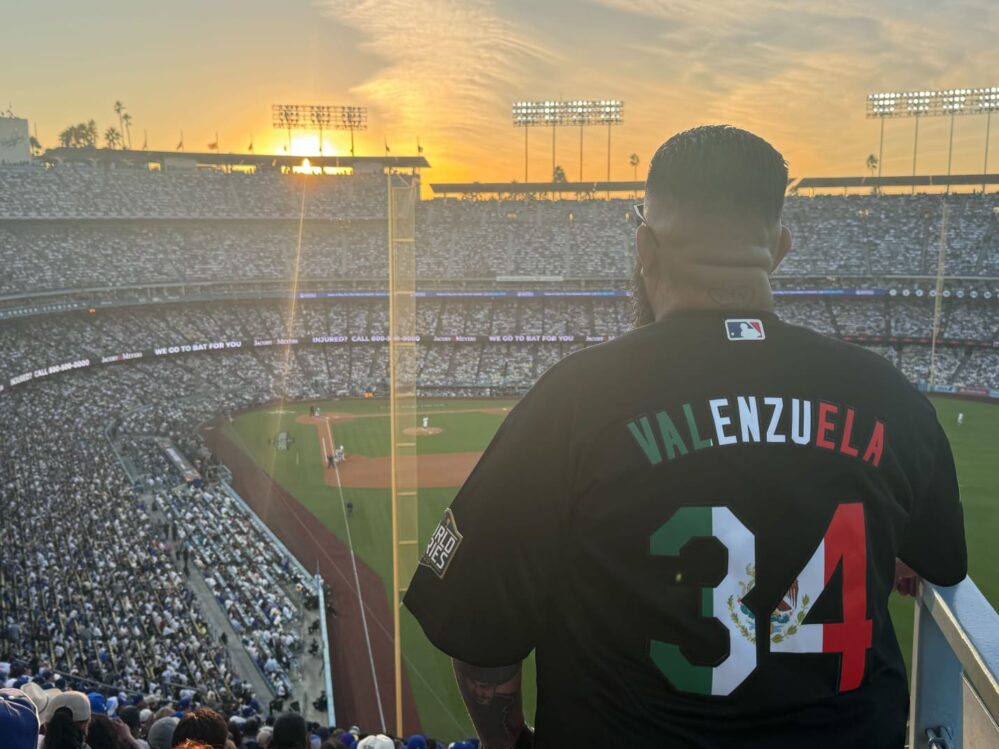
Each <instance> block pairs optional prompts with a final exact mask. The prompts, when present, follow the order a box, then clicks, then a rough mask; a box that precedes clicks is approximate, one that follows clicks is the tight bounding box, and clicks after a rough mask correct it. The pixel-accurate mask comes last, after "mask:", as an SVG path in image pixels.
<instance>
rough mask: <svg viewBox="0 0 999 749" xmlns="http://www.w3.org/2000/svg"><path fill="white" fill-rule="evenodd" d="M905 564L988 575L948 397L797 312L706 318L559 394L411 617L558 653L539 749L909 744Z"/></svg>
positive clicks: (499, 653)
mask: <svg viewBox="0 0 999 749" xmlns="http://www.w3.org/2000/svg"><path fill="white" fill-rule="evenodd" d="M896 557H899V558H901V559H902V560H903V561H905V562H906V563H907V564H909V565H910V566H911V567H912V568H913V569H914V570H915V571H916V572H918V573H919V574H920V575H922V576H923V577H924V578H926V579H927V580H930V581H932V582H934V583H938V584H941V585H952V584H955V583H957V582H958V581H960V580H961V579H962V578H963V577H964V576H965V574H966V568H967V553H966V549H965V540H964V529H963V517H962V510H961V504H960V500H959V496H958V487H957V480H956V476H955V471H954V463H953V458H952V456H951V451H950V446H949V444H948V442H947V438H946V437H945V436H944V433H943V430H942V429H941V427H940V425H939V423H938V422H937V419H936V415H935V413H934V410H933V407H932V406H931V405H930V403H929V401H928V400H926V398H924V397H923V396H922V395H921V394H920V393H918V392H917V391H916V389H915V388H914V387H912V385H911V384H910V383H909V382H907V381H906V380H905V378H904V377H903V376H902V375H901V374H900V373H899V372H898V371H897V370H895V369H894V368H893V367H892V366H891V365H890V364H889V363H888V362H887V361H885V360H884V359H882V358H881V357H879V356H877V355H876V354H874V353H871V352H868V351H865V350H863V349H861V348H859V347H856V346H852V345H849V344H846V343H842V342H839V341H836V340H832V339H829V338H826V337H824V336H821V335H818V334H817V333H814V332H812V331H809V330H806V329H803V328H799V327H795V326H791V325H787V324H785V323H783V322H781V321H780V320H779V319H777V317H776V316H775V315H773V314H766V313H759V312H754V313H741V314H737V313H732V312H727V313H724V312H715V311H696V312H683V313H679V314H673V315H670V316H669V317H668V318H666V319H664V320H662V321H660V322H657V323H655V324H653V325H649V326H646V327H643V328H641V329H638V330H636V331H633V332H631V333H628V334H627V335H624V336H622V337H620V338H618V339H616V340H614V341H612V342H610V343H607V344H603V345H600V346H596V347H593V348H590V349H587V350H585V351H582V352H579V353H578V354H575V355H573V356H570V357H569V358H567V359H565V360H564V361H562V362H561V363H559V364H558V365H556V366H555V367H553V368H552V369H551V370H549V371H548V372H547V373H546V374H545V375H544V377H542V378H541V380H540V381H539V382H538V383H537V385H536V386H535V387H534V388H533V389H532V390H531V391H530V392H529V393H528V394H527V396H526V397H525V398H524V399H523V400H522V401H521V402H520V403H519V404H518V405H517V406H516V407H515V408H514V409H513V410H512V411H511V413H510V414H509V416H508V417H507V419H506V420H505V422H504V423H503V425H502V427H501V428H500V430H499V431H498V432H497V434H496V437H495V438H494V440H493V441H492V443H491V444H490V446H489V448H488V449H487V450H486V452H485V453H484V455H483V456H482V459H481V460H480V461H479V463H478V465H477V466H476V468H475V470H474V471H473V472H472V474H471V476H469V478H468V481H467V482H466V484H465V485H464V487H463V488H462V489H461V491H460V492H459V494H458V495H457V497H456V498H455V500H454V502H453V504H452V505H451V507H450V509H449V510H448V511H447V512H446V513H445V517H444V519H443V520H442V521H441V524H440V525H439V526H438V528H437V529H436V531H435V532H434V534H433V538H432V539H431V541H430V543H429V545H428V547H427V550H426V552H425V553H424V556H423V559H422V561H421V563H420V567H419V568H418V571H417V573H416V575H415V577H414V579H413V581H412V584H411V586H410V588H409V592H408V594H407V595H406V599H405V602H406V606H407V607H408V608H409V609H410V610H411V611H412V612H413V614H414V615H415V616H416V618H417V619H418V620H419V621H420V623H421V625H422V626H423V629H424V630H425V632H426V634H427V636H428V637H429V638H430V640H431V641H432V642H433V643H434V644H435V645H436V646H437V647H439V648H440V649H441V650H443V651H444V652H446V653H448V654H450V655H452V656H454V657H456V658H458V659H460V660H463V661H465V662H468V663H471V664H474V665H480V666H498V665H506V664H510V663H516V662H518V661H520V660H521V659H523V658H524V657H525V656H527V655H528V654H529V653H530V652H531V650H532V649H534V650H536V654H537V665H538V711H537V719H536V729H537V746H539V747H563V746H565V747H569V746H573V747H575V746H630V745H633V744H631V743H629V742H636V743H635V744H634V745H638V743H637V742H642V744H641V745H643V746H656V747H710V748H711V749H718V748H719V747H740V748H741V747H756V746H760V747H763V746H767V747H771V746H808V747H825V746H830V747H832V746H835V747H842V746H863V747H868V748H875V749H878V748H880V747H885V748H886V749H887V748H888V747H891V748H892V749H897V748H898V747H901V746H902V745H903V739H904V726H905V720H906V710H907V700H908V696H907V695H908V691H907V684H906V675H905V668H904V665H903V661H902V657H901V654H900V652H899V646H898V643H897V640H896V637H895V633H894V630H893V629H892V625H891V621H890V619H889V616H888V595H889V593H890V592H891V590H892V587H893V582H894V574H895V558H896Z"/></svg>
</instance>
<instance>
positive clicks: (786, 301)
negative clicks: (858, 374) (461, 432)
mask: <svg viewBox="0 0 999 749" xmlns="http://www.w3.org/2000/svg"><path fill="white" fill-rule="evenodd" d="M777 312H778V314H779V315H780V316H781V317H782V318H783V319H784V320H786V321H788V322H791V323H794V324H799V325H804V326H806V327H810V328H812V329H815V330H818V331H820V332H822V333H826V334H829V335H833V336H837V337H844V338H847V339H850V340H859V341H860V342H861V343H864V344H867V345H874V344H877V345H881V346H886V347H887V349H886V350H890V351H895V350H896V349H898V351H903V350H904V352H905V353H904V355H901V354H898V353H896V354H893V355H892V358H893V361H895V362H896V364H897V365H898V366H899V367H900V368H901V369H902V370H903V372H905V374H906V375H907V376H908V377H909V378H910V379H912V380H913V381H916V382H920V381H927V380H928V379H930V378H929V360H928V354H926V353H925V352H924V351H923V349H926V350H927V351H928V348H927V346H926V343H927V342H928V341H929V340H930V338H931V336H932V329H933V317H934V300H932V299H930V298H929V297H924V298H922V299H916V298H913V297H910V298H901V297H889V296H886V295H885V296H878V297H873V296H871V297H800V296H782V297H778V298H777ZM630 314H631V312H630V300H629V299H628V298H627V297H573V298H558V297H551V298H546V297H528V298H515V297H503V298H473V299H461V298H457V299H456V298H424V299H421V300H419V301H418V303H417V318H416V320H417V329H416V331H415V332H416V333H417V334H419V335H421V336H423V340H424V344H423V345H421V346H420V347H419V349H418V350H419V359H418V367H419V370H418V375H419V380H420V383H421V385H423V386H426V387H429V388H437V389H441V388H445V387H447V386H455V387H471V388H492V389H500V388H504V387H509V388H525V387H527V386H529V385H530V384H531V383H532V382H533V381H534V380H535V379H537V377H539V376H540V375H541V374H542V373H543V372H544V371H545V370H546V369H547V368H548V367H550V366H551V365H552V364H554V363H555V362H556V361H558V360H559V359H560V358H562V357H564V356H566V355H568V354H570V353H572V352H573V351H576V350H579V349H580V348H582V347H583V346H584V345H585V344H586V339H592V338H597V339H600V338H601V337H613V336H617V335H620V334H621V333H623V332H625V331H627V330H628V329H629V328H630V325H631V323H630ZM387 332H388V314H387V303H386V301H385V300H384V299H355V300H328V299H316V300H305V301H302V302H299V303H298V304H297V305H295V306H294V308H292V307H291V306H290V305H289V304H288V303H287V302H283V301H277V300H273V301H258V302H239V303H219V302H212V303H203V304H197V305H176V304H162V305H144V306H138V307H130V308H121V309H108V310H101V311H98V312H97V313H95V314H63V315H40V316H37V317H32V318H25V319H20V320H12V321H8V322H7V323H4V324H2V325H0V382H4V383H9V382H10V381H11V380H12V379H15V378H17V377H18V376H19V375H22V374H24V373H30V372H33V371H35V370H38V369H41V368H44V367H49V366H51V365H54V364H58V363H60V362H72V361H78V360H88V361H90V362H92V363H93V366H99V365H100V362H101V361H102V360H104V359H107V358H108V357H114V356H116V355H118V354H123V353H128V352H133V353H135V352H146V356H145V357H144V358H143V359H141V360H140V361H145V362H148V361H149V360H150V359H154V360H157V359H160V358H170V357H157V356H155V355H151V354H150V353H149V352H155V351H157V350H163V349H170V348H171V347H174V348H180V347H183V346H185V345H187V346H192V347H195V346H199V345H203V344H206V343H211V342H222V341H227V342H241V343H242V345H241V346H240V347H238V348H233V349H232V350H228V351H226V353H225V354H221V353H219V352H218V351H217V350H215V349H211V350H208V351H202V352H201V353H200V354H199V355H189V356H179V357H177V361H178V362H180V364H179V365H178V366H181V371H182V372H183V373H184V374H182V375H180V377H181V380H180V381H181V382H183V383H185V384H187V385H188V387H189V389H190V392H191V394H196V393H197V392H198V389H199V388H200V389H204V390H212V389H218V388H219V387H220V385H221V386H222V387H223V389H225V390H229V389H233V388H236V389H240V390H241V391H243V392H246V393H248V394H252V396H253V397H257V398H260V399H265V398H266V397H269V396H272V395H273V396H279V395H282V394H284V393H286V392H298V393H305V392H309V393H316V394H318V395H322V394H324V393H328V392H329V389H332V392H333V393H337V392H345V393H349V394H359V393H363V392H366V391H371V390H374V391H378V390H380V389H383V388H384V387H385V382H386V379H387V375H388V372H387V366H386V359H385V356H384V352H383V344H378V343H375V342H373V341H377V340H378V339H379V338H381V339H382V340H384V337H385V336H386V335H387ZM434 337H436V338H437V339H438V341H437V342H433V339H434ZM553 337H554V338H559V337H562V338H563V340H552V338H553ZM282 338H291V339H294V340H296V341H298V344H297V345H295V346H293V347H292V353H291V354H289V355H287V356H286V355H284V354H282V355H280V356H278V357H276V358H275V357H273V356H271V355H270V354H269V353H267V351H268V350H269V349H271V348H272V347H270V346H265V347H262V348H261V347H256V346H254V343H255V342H259V341H276V340H279V339H282ZM455 338H459V339H463V340H461V341H460V342H454V339H455ZM313 339H318V340H319V341H322V342H321V343H312V341H313ZM532 339H534V340H532ZM937 339H938V344H939V346H938V349H939V352H938V356H937V360H936V365H937V367H938V370H937V379H938V380H940V379H941V378H940V372H941V371H945V372H946V373H947V378H946V381H948V382H953V383H954V384H959V385H966V386H983V387H993V388H994V387H999V374H997V373H996V372H993V371H989V369H988V366H987V364H988V362H990V361H992V356H994V354H992V355H990V352H987V351H986V352H982V351H980V349H981V348H982V347H986V348H987V347H990V346H992V345H993V344H994V343H995V342H996V341H997V340H999V305H996V304H995V303H994V301H993V300H986V299H983V298H979V299H971V298H963V299H958V298H956V297H951V298H948V299H946V300H944V301H943V303H942V304H941V317H940V328H939V330H938V335H937ZM40 342H43V343H42V344H41V345H40ZM262 351H263V352H264V353H261V352H262ZM944 352H946V353H944ZM945 362H946V363H947V364H952V365H953V366H952V368H950V369H941V367H943V364H944V363H945ZM133 363H134V362H123V363H120V364H117V363H116V364H113V365H111V366H110V367H105V369H108V368H117V367H128V366H132V365H133ZM966 365H967V366H966ZM149 366H152V365H149ZM16 387H23V385H17V386H14V388H16ZM480 394H484V393H482V391H480ZM151 426H153V427H155V425H151ZM172 436H173V437H174V438H175V439H176V438H179V436H178V435H172Z"/></svg>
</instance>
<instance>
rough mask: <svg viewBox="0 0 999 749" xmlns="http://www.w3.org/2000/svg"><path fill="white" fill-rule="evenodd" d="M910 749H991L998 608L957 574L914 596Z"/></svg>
mask: <svg viewBox="0 0 999 749" xmlns="http://www.w3.org/2000/svg"><path fill="white" fill-rule="evenodd" d="M912 651H913V652H912V699H911V702H910V707H909V737H908V745H909V747H910V749H923V748H924V747H925V748H927V749H962V748H967V749H995V748H999V613H997V612H996V610H995V609H994V608H992V606H991V605H990V604H989V602H988V601H987V600H986V599H985V596H984V595H982V592H981V591H980V590H979V589H978V586H977V585H975V583H974V582H973V581H972V580H971V578H965V579H964V580H963V581H962V582H960V583H958V584H957V585H955V586H953V587H950V588H941V587H937V586H935V585H931V584H929V583H925V582H924V583H923V584H922V585H921V586H920V591H919V595H918V596H917V598H916V625H915V630H914V633H913V646H912Z"/></svg>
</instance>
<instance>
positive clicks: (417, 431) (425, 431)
mask: <svg viewBox="0 0 999 749" xmlns="http://www.w3.org/2000/svg"><path fill="white" fill-rule="evenodd" d="M443 431H444V430H443V429H441V428H440V427H406V428H405V429H403V430H402V432H403V434H408V435H409V436H410V437H429V436H431V435H433V434H440V433H441V432H443Z"/></svg>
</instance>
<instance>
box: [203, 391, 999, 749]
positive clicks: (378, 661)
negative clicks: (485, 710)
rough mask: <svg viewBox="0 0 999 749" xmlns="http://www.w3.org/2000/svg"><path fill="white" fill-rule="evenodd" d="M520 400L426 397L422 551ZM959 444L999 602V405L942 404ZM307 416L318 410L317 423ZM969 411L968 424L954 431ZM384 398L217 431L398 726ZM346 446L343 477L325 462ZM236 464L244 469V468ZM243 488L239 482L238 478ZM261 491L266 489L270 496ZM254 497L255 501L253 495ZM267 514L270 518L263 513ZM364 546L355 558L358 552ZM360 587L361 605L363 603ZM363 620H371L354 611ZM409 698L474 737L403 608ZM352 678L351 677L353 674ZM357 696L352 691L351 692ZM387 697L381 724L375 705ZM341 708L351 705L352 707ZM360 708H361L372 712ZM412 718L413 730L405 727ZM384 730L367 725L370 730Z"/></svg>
mask: <svg viewBox="0 0 999 749" xmlns="http://www.w3.org/2000/svg"><path fill="white" fill-rule="evenodd" d="M512 405H513V402H512V401H498V400H485V401H476V400H466V399H455V400H446V399H445V400H430V399H427V400H422V401H421V402H420V406H419V413H418V423H420V424H422V419H423V417H426V418H427V419H428V422H427V424H428V428H427V429H422V428H420V429H418V430H417V433H416V434H414V435H413V436H414V438H415V439H416V440H417V445H418V452H419V456H420V457H419V459H418V460H419V480H420V486H421V488H420V491H419V508H420V518H419V520H420V534H421V543H425V541H426V536H427V535H428V534H429V533H430V531H432V530H433V528H434V527H435V525H436V523H437V521H438V520H439V518H440V515H441V513H442V511H443V509H444V508H445V507H446V506H447V504H448V503H449V502H450V501H451V499H452V498H453V497H454V495H455V493H456V491H457V489H458V487H459V486H460V484H461V483H462V481H463V480H464V478H465V476H467V475H468V472H469V471H470V470H471V468H472V466H473V465H474V464H475V461H476V459H477V458H478V456H479V455H480V454H481V452H482V450H484V449H485V447H486V445H487V444H488V442H489V440H490V439H491V437H492V435H493V434H494V433H495V431H496V429H497V428H498V427H499V425H500V423H501V422H502V420H503V418H504V416H505V413H506V412H507V410H508V409H509V407H510V406H512ZM935 405H936V407H937V410H938V413H939V416H940V420H941V422H942V423H943V425H944V427H945V428H946V430H947V433H948V435H949V437H950V439H951V442H952V444H953V448H954V453H955V456H956V460H957V467H958V474H959V478H960V482H961V490H962V497H963V501H964V505H965V514H966V525H967V533H968V544H969V549H970V565H971V575H972V577H974V578H975V581H976V582H977V584H978V585H979V587H980V588H981V589H982V591H983V592H984V593H985V595H986V596H987V597H988V598H989V600H990V601H991V602H992V603H993V604H995V605H997V606H999V549H997V547H996V545H995V543H994V540H995V538H996V537H997V535H999V462H997V461H996V460H995V447H996V445H999V406H993V405H988V404H982V403H974V402H967V401H957V400H949V399H938V400H936V401H935ZM310 406H319V408H320V415H319V416H318V417H315V416H312V415H311V413H310ZM959 412H963V414H964V423H963V424H961V425H958V424H957V415H958V413H959ZM387 414H388V402H387V401H385V400H337V401H331V402H321V403H286V404H281V405H272V406H267V407H262V408H259V409H256V410H251V411H247V412H243V413H240V414H238V415H236V416H235V417H234V418H233V419H232V420H231V421H222V420H220V421H219V422H217V423H216V425H215V433H214V434H213V435H212V441H213V443H214V444H215V445H216V447H217V448H218V451H219V454H220V457H222V459H223V460H224V461H225V462H226V463H227V464H228V465H229V466H230V467H231V468H234V474H235V475H236V481H235V483H236V488H237V490H239V491H240V493H241V494H243V495H244V497H246V498H247V499H248V501H249V502H250V503H251V505H253V506H254V507H255V509H257V511H258V513H260V514H261V515H262V517H264V519H265V521H266V522H268V523H269V524H271V526H272V527H274V528H275V530H276V531H277V532H278V535H279V536H281V537H282V538H283V539H284V540H285V542H286V543H287V544H288V545H289V546H290V547H291V548H292V549H293V551H295V552H296V553H299V550H300V549H299V547H297V544H299V543H301V544H302V545H303V547H307V548H308V551H307V552H305V553H301V554H299V556H300V558H304V559H305V560H308V559H312V558H313V557H314V558H315V565H316V566H318V567H319V568H320V569H321V570H322V572H323V575H324V578H325V579H326V580H327V581H331V579H332V580H335V581H336V582H338V583H339V584H334V583H331V585H332V587H333V591H334V592H333V603H334V606H335V607H336V609H337V611H338V613H339V614H340V616H338V617H337V620H343V621H341V622H340V624H339V625H338V624H337V623H336V622H334V625H333V631H334V635H337V633H339V639H340V642H339V643H334V656H335V657H334V670H335V671H336V670H338V669H339V672H338V673H337V681H338V683H340V682H341V681H343V682H344V683H350V684H351V685H352V686H351V688H350V689H349V690H348V689H345V690H344V692H345V694H343V695H341V694H339V693H338V694H337V699H338V703H339V704H341V705H342V706H343V707H344V709H345V710H347V709H349V710H350V711H351V714H367V715H369V716H370V717H369V718H368V720H370V721H371V722H377V721H379V720H381V719H382V718H383V717H384V719H385V720H386V721H387V722H388V725H389V727H390V728H391V727H392V726H393V725H394V718H393V716H394V712H393V707H392V704H393V703H392V699H393V698H392V695H394V691H393V687H394V685H393V683H392V678H391V673H392V671H391V646H392V638H391V633H392V623H391V615H390V607H389V600H390V598H389V596H390V586H391V580H392V548H391V540H390V539H391V515H390V497H389V491H388V489H387V487H388V478H389V473H388V470H389V464H388V460H389V458H388V456H389V419H388V415H387ZM341 445H342V446H343V447H344V451H345V454H346V459H345V460H344V461H343V462H342V463H340V464H339V465H338V466H337V467H336V468H335V469H334V468H333V467H331V466H329V465H327V462H326V460H325V459H324V456H325V455H327V454H329V453H330V452H331V451H332V450H333V449H334V448H337V447H340V446H341ZM234 464H235V466H234ZM241 479H242V480H241ZM262 484H267V485H268V486H266V487H263V486H262ZM247 495H250V496H247ZM262 509H263V511H262ZM351 550H353V555H352V554H351V553H350V552H351ZM358 590H361V591H362V596H363V599H364V600H363V607H360V606H358V604H357V602H356V598H357V595H356V592H357V591H358ZM891 611H892V616H893V619H894V621H895V626H896V629H897V631H898V634H899V639H900V641H901V643H902V648H903V652H904V653H905V654H906V658H907V660H908V654H909V652H910V650H911V638H912V603H911V600H909V599H900V598H898V597H894V599H893V600H892V602H891ZM360 613H364V614H365V615H364V616H357V614H360ZM402 637H403V640H402V641H403V644H404V656H405V658H404V660H405V663H406V679H405V680H404V683H403V690H404V694H405V693H407V692H408V693H410V694H411V695H412V698H413V707H414V710H413V711H412V712H409V711H407V714H408V715H409V716H410V717H414V716H416V715H418V718H419V722H420V724H421V726H422V729H423V731H424V732H427V733H429V734H431V735H439V736H442V737H451V738H453V737H456V736H461V735H467V734H470V733H471V730H472V729H471V726H470V724H469V721H468V718H467V716H466V714H465V711H464V708H463V706H462V703H461V699H460V697H459V695H458V691H457V689H456V687H455V685H454V678H453V676H452V673H451V667H450V663H449V662H448V659H447V658H445V657H443V656H442V655H441V654H440V653H438V652H437V651H436V650H435V649H434V648H433V647H432V646H431V645H430V644H429V643H428V642H427V641H426V639H425V638H424V636H423V634H422V632H421V631H420V628H419V626H418V625H417V623H416V621H415V620H414V619H413V618H412V617H411V616H410V615H409V614H408V612H406V613H405V614H404V618H403V621H402ZM344 671H346V672H347V673H344ZM348 691H349V692H354V694H349V695H348V694H346V693H347V692H348ZM375 694H380V695H381V710H380V711H378V712H377V715H376V714H375V713H374V712H372V711H371V709H370V708H371V705H372V704H376V703H377V702H378V701H377V700H376V699H375ZM525 694H526V698H527V702H528V715H529V716H533V704H534V699H535V690H534V664H533V661H532V662H531V663H529V664H528V666H527V668H526V671H525ZM341 698H342V699H341ZM362 706H363V708H364V709H362ZM407 722H408V721H407ZM374 727H375V726H372V725H369V726H368V728H374Z"/></svg>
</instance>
